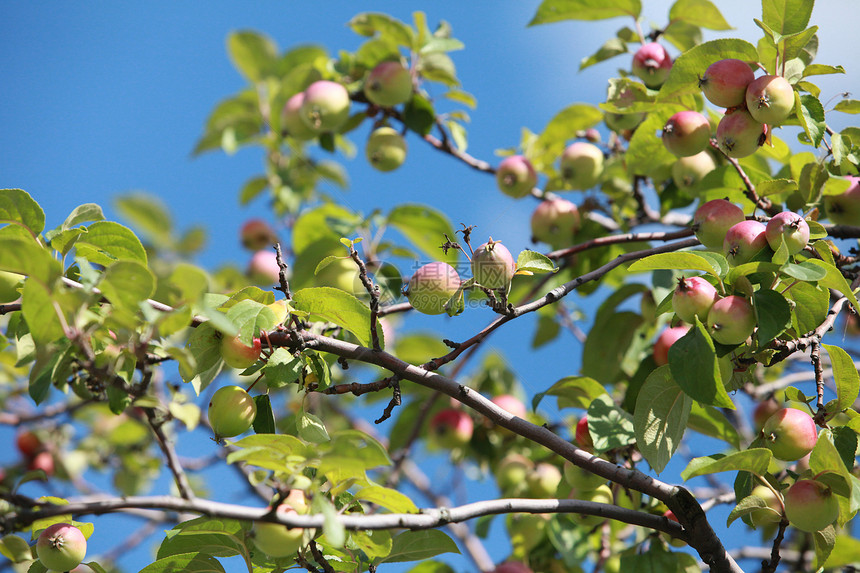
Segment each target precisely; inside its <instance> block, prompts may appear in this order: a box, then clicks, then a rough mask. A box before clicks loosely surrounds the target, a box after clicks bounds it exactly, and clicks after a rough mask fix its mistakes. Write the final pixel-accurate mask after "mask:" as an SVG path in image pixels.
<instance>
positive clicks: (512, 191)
mask: <svg viewBox="0 0 860 573" xmlns="http://www.w3.org/2000/svg"><path fill="white" fill-rule="evenodd" d="M537 181H538V175H537V171H535V168H534V167H532V164H531V161H529V160H528V159H526V158H525V157H523V156H522V155H511V156H510V157H506V158H505V159H503V160H502V162H501V163H499V167H498V168H497V169H496V183H497V184H498V186H499V189H500V190H501V191H502V193H504V194H505V195H508V196H510V197H513V198H515V199H519V198H520V197H525V196H526V195H528V194H529V192H530V191H531V190H532V189H533V188H534V187H535V185H537Z"/></svg>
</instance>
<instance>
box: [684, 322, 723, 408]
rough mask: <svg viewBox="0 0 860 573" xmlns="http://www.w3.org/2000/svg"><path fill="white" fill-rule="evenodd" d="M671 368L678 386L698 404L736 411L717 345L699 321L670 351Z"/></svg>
mask: <svg viewBox="0 0 860 573" xmlns="http://www.w3.org/2000/svg"><path fill="white" fill-rule="evenodd" d="M669 367H670V369H671V371H672V376H673V377H674V379H675V382H677V384H678V386H680V387H681V388H682V389H683V390H684V392H685V393H686V394H687V395H688V396H690V397H691V398H693V399H694V400H698V401H699V402H702V403H703V404H709V405H711V406H717V407H721V408H729V409H732V410H734V409H735V405H734V403H732V400H731V398H729V395H728V394H727V393H726V389H725V386H724V385H723V380H722V376H721V374H720V365H719V362H718V361H717V353H716V350H715V349H714V341H713V340H712V339H711V337H710V335H709V334H708V333H707V332H706V331H705V327H704V325H702V323H701V322H699V319H698V318H697V319H696V324H695V325H694V326H691V327H690V330H689V332H687V334H685V335H684V336H683V337H681V338H679V339H678V340H677V341H675V343H674V344H673V345H672V346H670V347H669Z"/></svg>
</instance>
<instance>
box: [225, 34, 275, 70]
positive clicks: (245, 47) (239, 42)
mask: <svg viewBox="0 0 860 573" xmlns="http://www.w3.org/2000/svg"><path fill="white" fill-rule="evenodd" d="M227 53H228V54H229V55H230V60H231V61H232V62H233V65H234V66H236V69H237V70H239V71H240V72H241V73H242V75H244V76H245V77H246V78H247V79H248V80H250V81H252V82H258V81H260V80H262V79H263V78H265V77H266V76H267V75H269V73H270V72H272V71H273V70H274V68H275V65H276V59H277V57H278V48H277V46H276V45H275V44H274V42H272V40H271V39H269V38H267V37H266V36H263V35H261V34H259V33H257V32H252V31H248V30H243V31H239V32H231V33H230V35H228V36H227Z"/></svg>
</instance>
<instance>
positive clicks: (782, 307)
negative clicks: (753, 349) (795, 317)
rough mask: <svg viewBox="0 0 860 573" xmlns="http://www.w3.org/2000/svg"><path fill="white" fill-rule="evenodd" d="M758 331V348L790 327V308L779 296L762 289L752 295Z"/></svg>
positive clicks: (776, 293) (771, 291) (783, 298)
mask: <svg viewBox="0 0 860 573" xmlns="http://www.w3.org/2000/svg"><path fill="white" fill-rule="evenodd" d="M753 305H754V306H755V311H756V318H757V320H758V330H757V331H756V339H757V340H758V344H759V346H760V347H764V346H765V345H766V344H767V343H768V342H770V341H771V340H773V339H774V338H776V337H777V336H779V335H780V334H782V333H783V332H784V331H785V329H786V328H788V327H789V326H790V325H791V307H790V306H789V305H788V302H787V301H786V300H785V297H783V296H782V295H781V294H779V293H778V292H776V291H773V290H768V289H763V290H759V291H756V292H755V294H754V295H753Z"/></svg>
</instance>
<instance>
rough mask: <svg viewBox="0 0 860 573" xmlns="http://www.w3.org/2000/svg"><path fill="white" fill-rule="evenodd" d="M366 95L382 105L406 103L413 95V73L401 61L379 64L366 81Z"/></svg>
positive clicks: (369, 99) (372, 101)
mask: <svg viewBox="0 0 860 573" xmlns="http://www.w3.org/2000/svg"><path fill="white" fill-rule="evenodd" d="M364 95H365V96H366V97H367V99H368V101H370V102H371V103H374V104H376V105H378V106H381V107H393V106H395V105H399V104H401V103H406V102H407V101H409V98H410V97H412V74H411V73H409V70H408V69H406V68H404V67H403V64H401V63H400V62H395V61H390V62H382V63H380V64H377V65H376V67H375V68H373V69H372V70H370V73H369V74H367V79H366V80H365V81H364Z"/></svg>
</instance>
